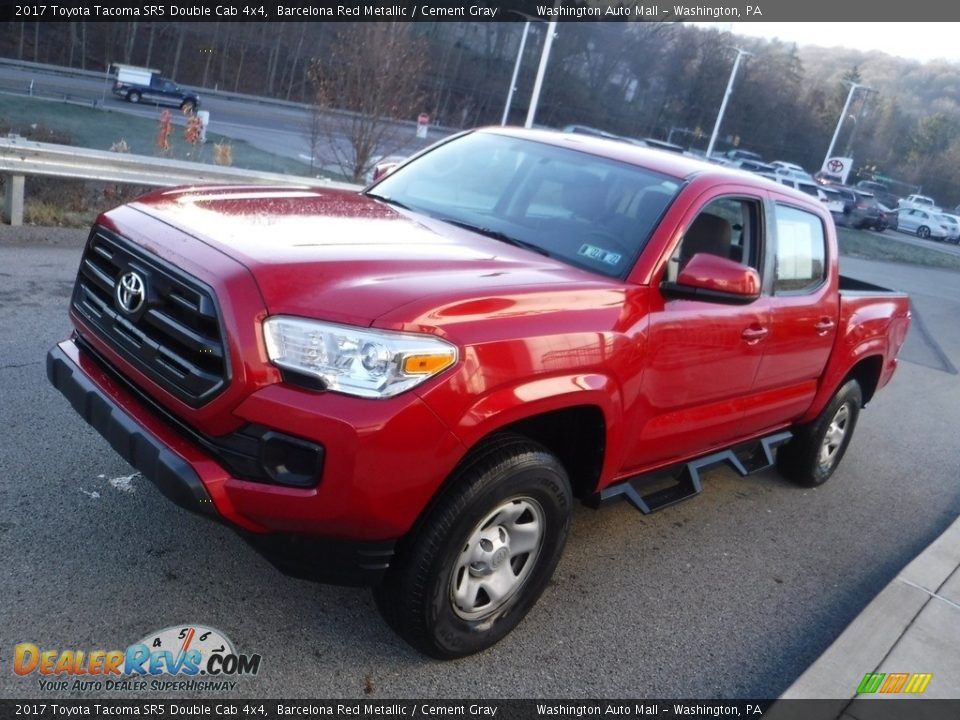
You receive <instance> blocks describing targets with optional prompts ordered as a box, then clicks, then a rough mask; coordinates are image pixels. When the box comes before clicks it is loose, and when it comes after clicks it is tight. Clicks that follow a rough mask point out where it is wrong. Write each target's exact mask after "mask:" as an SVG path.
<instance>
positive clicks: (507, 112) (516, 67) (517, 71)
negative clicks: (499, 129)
mask: <svg viewBox="0 0 960 720" xmlns="http://www.w3.org/2000/svg"><path fill="white" fill-rule="evenodd" d="M529 32H530V21H529V20H527V21H526V22H525V23H524V24H523V35H521V36H520V49H519V50H517V61H516V62H515V63H514V64H513V77H512V78H510V92H508V93H507V104H506V107H504V108H503V119H502V120H501V121H500V124H501V125H506V124H507V117H508V116H509V115H510V104H511V103H512V102H513V93H514V92H515V91H516V89H517V75H519V74H520V62H521V61H522V60H523V49H524V48H525V47H526V45H527V33H529Z"/></svg>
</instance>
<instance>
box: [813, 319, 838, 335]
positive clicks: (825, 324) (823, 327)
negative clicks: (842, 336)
mask: <svg viewBox="0 0 960 720" xmlns="http://www.w3.org/2000/svg"><path fill="white" fill-rule="evenodd" d="M835 326H836V323H835V322H834V321H833V320H831V319H830V318H823V319H821V320H820V322H818V323H817V324H816V325H814V326H813V327H814V328H815V329H816V331H817V332H818V333H819V334H820V335H825V334H826V333H828V332H830V331H831V330H833V328H834V327H835Z"/></svg>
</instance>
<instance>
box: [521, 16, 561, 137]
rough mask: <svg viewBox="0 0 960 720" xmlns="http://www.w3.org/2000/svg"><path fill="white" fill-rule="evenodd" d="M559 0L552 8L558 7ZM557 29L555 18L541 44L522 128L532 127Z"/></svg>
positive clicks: (548, 26)
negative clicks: (525, 118)
mask: <svg viewBox="0 0 960 720" xmlns="http://www.w3.org/2000/svg"><path fill="white" fill-rule="evenodd" d="M559 4H560V0H557V4H556V5H555V6H554V7H557V6H559ZM556 29H557V21H556V18H554V19H553V20H551V21H550V24H549V25H547V37H546V39H545V40H544V42H543V51H542V52H541V53H540V67H538V68H537V80H536V82H534V83H533V93H532V94H531V95H530V107H529V109H528V110H527V121H526V122H525V123H524V124H523V126H524V127H526V128H529V127H533V118H534V117H535V116H536V114H537V104H538V103H539V102H540V88H542V87H543V76H544V75H546V74H547V61H548V60H550V47H551V46H552V45H553V35H554V33H555V32H556Z"/></svg>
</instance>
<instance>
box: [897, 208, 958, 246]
mask: <svg viewBox="0 0 960 720" xmlns="http://www.w3.org/2000/svg"><path fill="white" fill-rule="evenodd" d="M954 228H955V229H960V228H957V226H956V224H954ZM897 230H899V231H900V232H905V233H916V235H917V237H920V238H924V239H927V238H933V239H935V240H946V239H947V238H949V237H950V233H951V226H950V221H948V220H947V218H945V217H943V216H942V215H940V214H938V213H933V212H930V211H928V210H920V209H918V208H901V209H900V210H898V211H897Z"/></svg>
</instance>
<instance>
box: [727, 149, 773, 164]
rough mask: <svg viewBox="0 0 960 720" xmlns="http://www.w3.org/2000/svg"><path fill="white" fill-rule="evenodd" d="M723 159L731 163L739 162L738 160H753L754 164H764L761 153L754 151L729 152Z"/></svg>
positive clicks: (735, 150)
mask: <svg viewBox="0 0 960 720" xmlns="http://www.w3.org/2000/svg"><path fill="white" fill-rule="evenodd" d="M723 157H724V158H726V159H727V160H729V161H730V162H737V161H738V160H752V161H753V162H758V163H762V162H763V156H762V155H761V154H760V153H755V152H753V151H752V150H740V149H733V150H727V151H726V152H725V153H724V154H723Z"/></svg>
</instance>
